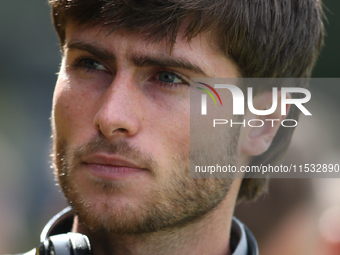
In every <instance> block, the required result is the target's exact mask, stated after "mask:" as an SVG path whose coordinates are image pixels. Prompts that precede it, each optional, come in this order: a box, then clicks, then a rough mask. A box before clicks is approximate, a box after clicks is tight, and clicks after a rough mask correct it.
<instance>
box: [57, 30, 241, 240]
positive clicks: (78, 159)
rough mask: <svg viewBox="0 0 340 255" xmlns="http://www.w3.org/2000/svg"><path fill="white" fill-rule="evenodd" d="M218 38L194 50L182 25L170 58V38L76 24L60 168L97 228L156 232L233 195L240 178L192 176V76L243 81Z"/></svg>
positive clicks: (61, 111) (66, 65)
mask: <svg viewBox="0 0 340 255" xmlns="http://www.w3.org/2000/svg"><path fill="white" fill-rule="evenodd" d="M209 37H210V34H202V35H200V36H197V37H195V38H194V39H193V40H192V41H191V42H190V43H187V42H186V40H185V39H184V38H183V28H182V29H181V30H180V32H179V34H178V36H177V39H176V43H175V44H174V48H173V51H172V52H171V54H170V52H169V48H168V47H166V41H165V40H164V41H161V42H159V43H150V42H148V41H146V40H144V37H143V36H142V35H141V34H138V33H135V32H124V31H117V32H114V33H110V34H108V30H106V29H102V28H101V27H94V28H90V27H87V28H84V27H82V26H76V25H71V24H70V25H68V26H67V29H66V45H65V48H64V57H63V62H62V66H61V70H60V74H59V79H58V81H57V85H56V88H55V94H54V100H53V113H52V127H53V135H54V155H55V156H54V164H55V167H56V174H57V175H58V179H59V182H60V185H61V188H62V190H63V192H64V193H65V195H66V197H67V198H68V200H69V202H70V203H71V204H72V205H73V207H74V209H75V210H76V211H77V212H78V214H79V215H80V218H81V220H82V221H84V223H85V224H86V225H87V226H88V227H90V228H92V229H95V230H106V231H109V232H115V233H142V232H150V231H155V230H158V229H162V228H166V227H170V226H173V225H175V224H184V223H185V222H188V221H191V220H193V219H195V218H197V217H199V216H200V215H202V214H205V213H207V212H209V211H210V210H211V209H212V208H214V207H215V206H216V205H217V204H218V203H219V202H221V201H222V200H223V199H224V198H225V196H226V194H227V191H228V190H229V188H230V185H231V180H229V179H191V178H190V177H189V164H190V163H189V161H190V160H189V158H190V156H189V152H190V148H189V147H190V134H189V131H190V123H189V121H190V98H189V97H190V78H194V77H195V78H197V77H206V76H210V77H237V76H238V75H239V74H238V71H237V68H236V66H235V65H234V64H233V63H232V62H231V61H230V60H228V59H226V58H225V57H223V56H222V55H221V54H220V53H218V52H217V50H213V49H212V48H211V47H210V46H209V44H208V41H207V40H208V38H209ZM226 118H227V117H226ZM223 142H225V141H223Z"/></svg>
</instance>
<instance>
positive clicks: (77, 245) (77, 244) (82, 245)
mask: <svg viewBox="0 0 340 255" xmlns="http://www.w3.org/2000/svg"><path fill="white" fill-rule="evenodd" d="M67 235H68V237H69V239H70V242H71V246H72V248H73V255H90V254H92V250H91V244H90V240H89V239H88V237H87V236H86V235H82V234H79V233H71V232H70V233H67Z"/></svg>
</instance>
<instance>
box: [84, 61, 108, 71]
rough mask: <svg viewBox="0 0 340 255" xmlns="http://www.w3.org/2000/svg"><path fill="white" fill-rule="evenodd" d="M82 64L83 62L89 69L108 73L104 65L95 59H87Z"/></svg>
mask: <svg viewBox="0 0 340 255" xmlns="http://www.w3.org/2000/svg"><path fill="white" fill-rule="evenodd" d="M81 62H82V66H83V67H85V68H87V69H93V70H103V71H107V69H106V67H105V66H104V65H102V64H101V63H99V62H97V61H95V60H93V59H89V58H86V59H83V60H81Z"/></svg>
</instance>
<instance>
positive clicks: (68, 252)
mask: <svg viewBox="0 0 340 255" xmlns="http://www.w3.org/2000/svg"><path fill="white" fill-rule="evenodd" d="M49 254H52V255H91V254H92V250H91V245H90V241H89V239H88V237H87V236H85V235H82V234H79V233H67V234H60V235H54V236H50V237H49V238H48V239H46V240H45V241H44V242H43V243H41V244H40V245H39V255H49Z"/></svg>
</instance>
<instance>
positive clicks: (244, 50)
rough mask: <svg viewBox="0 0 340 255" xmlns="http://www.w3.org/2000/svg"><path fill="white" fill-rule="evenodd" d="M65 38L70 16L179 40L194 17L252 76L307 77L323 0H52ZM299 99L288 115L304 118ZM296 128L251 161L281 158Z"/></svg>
mask: <svg viewBox="0 0 340 255" xmlns="http://www.w3.org/2000/svg"><path fill="white" fill-rule="evenodd" d="M49 2H50V4H51V6H52V19H53V22H54V26H55V28H56V31H57V33H58V36H59V40H60V43H61V45H63V44H64V43H65V27H66V23H67V21H69V20H72V21H73V22H76V23H78V24H81V25H91V26H92V25H93V26H94V25H99V24H101V25H103V26H106V27H109V29H110V30H111V31H115V30H116V29H120V28H123V29H125V30H129V31H138V32H140V33H141V34H143V35H146V38H149V39H153V40H155V41H159V40H162V39H167V40H168V42H169V43H171V44H173V43H174V42H175V39H176V36H177V33H178V30H179V27H180V26H181V25H182V24H183V22H184V21H186V20H188V22H189V23H188V26H187V28H186V31H185V37H186V38H187V40H188V41H190V40H191V39H192V38H194V37H195V36H197V35H198V34H200V33H202V32H209V31H211V33H212V35H213V38H214V40H215V44H214V47H216V48H217V49H218V50H219V51H220V52H221V54H223V55H225V56H228V58H229V59H230V58H231V59H232V60H233V61H234V62H235V64H236V65H237V66H238V68H239V70H240V73H241V75H242V77H246V78H259V77H263V78H264V77H271V78H287V77H296V78H305V77H309V76H310V75H311V71H312V68H313V66H314V64H315V62H316V59H317V56H318V54H319V52H320V50H321V46H322V44H323V36H324V27H323V23H322V19H323V12H322V8H321V0H86V1H85V0H83V1H82V0H49ZM298 115H299V112H298V111H297V109H296V108H294V107H292V109H291V110H290V112H289V116H288V118H292V119H297V118H298ZM292 133H293V128H290V129H282V128H280V129H279V131H278V133H277V135H276V137H275V138H274V140H273V143H272V145H271V147H270V148H269V150H267V152H265V153H263V154H262V155H260V156H257V157H254V158H253V160H252V162H251V163H250V164H253V165H254V164H258V162H266V163H275V162H277V161H278V160H279V159H280V157H282V156H283V155H284V152H285V150H286V149H287V148H288V145H289V143H290V140H291V137H292ZM265 183H266V181H265V180H264V179H249V178H245V179H244V180H243V182H242V185H241V189H240V192H239V199H242V198H246V199H251V198H254V197H256V196H257V195H258V194H260V193H261V191H262V190H263V188H264V187H265Z"/></svg>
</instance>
